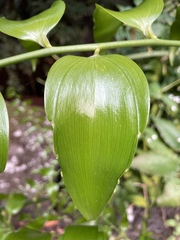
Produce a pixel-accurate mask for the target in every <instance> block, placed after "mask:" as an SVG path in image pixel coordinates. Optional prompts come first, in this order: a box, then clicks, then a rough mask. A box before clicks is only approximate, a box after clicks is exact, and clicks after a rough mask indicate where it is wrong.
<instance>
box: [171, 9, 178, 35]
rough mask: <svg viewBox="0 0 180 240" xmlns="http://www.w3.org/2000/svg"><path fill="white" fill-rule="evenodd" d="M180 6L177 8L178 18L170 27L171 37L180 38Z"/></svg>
mask: <svg viewBox="0 0 180 240" xmlns="http://www.w3.org/2000/svg"><path fill="white" fill-rule="evenodd" d="M179 29H180V6H179V7H178V8H177V12H176V19H175V21H174V22H173V24H172V26H171V29H170V39H173V40H180V31H179Z"/></svg>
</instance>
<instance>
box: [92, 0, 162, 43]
mask: <svg viewBox="0 0 180 240" xmlns="http://www.w3.org/2000/svg"><path fill="white" fill-rule="evenodd" d="M163 6H164V2H163V1H162V0H158V1H157V0H153V1H152V0H144V1H143V2H142V3H141V4H140V5H139V6H137V7H135V8H132V9H129V10H126V11H123V12H116V11H112V10H108V9H105V8H103V7H101V6H99V5H96V10H95V13H94V22H95V26H94V38H95V41H97V42H101V41H104V40H105V41H106V40H107V41H109V40H111V39H112V37H113V35H114V33H115V32H116V31H117V29H118V28H119V27H120V26H121V25H122V23H124V24H125V25H128V26H130V27H133V28H136V29H138V30H139V31H141V32H142V33H143V34H144V35H145V36H146V37H147V38H156V36H155V35H154V33H153V31H152V28H151V25H152V23H153V22H154V21H155V20H156V19H157V17H158V16H159V15H160V14H161V12H162V9H163ZM147 9H148V13H147ZM117 20H118V21H119V24H118V21H117ZM107 26H108V28H107Z"/></svg>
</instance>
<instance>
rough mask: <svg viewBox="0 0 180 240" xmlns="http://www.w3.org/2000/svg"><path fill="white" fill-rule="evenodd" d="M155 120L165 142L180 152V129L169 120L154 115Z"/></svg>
mask: <svg viewBox="0 0 180 240" xmlns="http://www.w3.org/2000/svg"><path fill="white" fill-rule="evenodd" d="M153 121H154V123H155V125H156V128H157V129H158V131H159V134H160V135H161V137H162V139H163V140H164V142H165V143H166V144H167V145H168V146H169V147H171V148H172V149H173V150H175V151H177V152H180V130H179V129H178V128H177V127H176V126H175V125H174V124H173V123H172V122H170V121H168V120H165V119H160V118H155V117H153Z"/></svg>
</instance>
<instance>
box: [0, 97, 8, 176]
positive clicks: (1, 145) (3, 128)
mask: <svg viewBox="0 0 180 240" xmlns="http://www.w3.org/2000/svg"><path fill="white" fill-rule="evenodd" d="M8 147H9V120H8V114H7V109H6V104H5V102H4V99H3V97H2V94H1V93H0V172H3V171H4V168H5V166H6V160H7V155H8Z"/></svg>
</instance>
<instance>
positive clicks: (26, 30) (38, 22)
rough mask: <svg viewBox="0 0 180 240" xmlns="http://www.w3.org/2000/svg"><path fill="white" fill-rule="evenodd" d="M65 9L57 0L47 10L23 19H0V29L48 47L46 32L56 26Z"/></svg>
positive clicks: (62, 3) (59, 0)
mask: <svg viewBox="0 0 180 240" xmlns="http://www.w3.org/2000/svg"><path fill="white" fill-rule="evenodd" d="M64 10H65V4H64V2H63V1H61V0H57V1H55V2H54V4H53V5H52V6H51V8H49V9H48V10H46V11H44V12H42V13H39V14H38V15H36V16H34V17H31V18H29V19H27V20H24V21H13V20H8V19H5V18H1V19H0V31H1V32H3V33H5V34H7V35H10V36H12V37H16V38H18V39H22V40H29V41H34V42H37V43H38V44H40V45H41V46H43V47H50V43H49V40H48V39H47V34H48V33H49V31H50V30H51V29H52V28H53V27H55V26H56V24H57V23H58V22H59V20H60V19H61V17H62V15H63V13H64Z"/></svg>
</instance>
